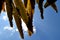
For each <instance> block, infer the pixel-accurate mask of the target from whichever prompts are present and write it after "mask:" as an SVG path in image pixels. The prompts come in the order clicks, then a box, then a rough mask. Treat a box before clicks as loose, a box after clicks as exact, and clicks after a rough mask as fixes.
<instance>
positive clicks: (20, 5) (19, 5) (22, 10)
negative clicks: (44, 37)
mask: <svg viewBox="0 0 60 40" xmlns="http://www.w3.org/2000/svg"><path fill="white" fill-rule="evenodd" d="M14 2H15V4H16V7H17V8H18V9H19V11H20V14H21V18H22V19H23V21H24V22H25V23H27V22H28V16H27V13H26V9H25V6H24V4H23V2H22V0H18V1H17V0H14Z"/></svg>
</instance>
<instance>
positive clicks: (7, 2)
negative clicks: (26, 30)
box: [6, 0, 13, 27]
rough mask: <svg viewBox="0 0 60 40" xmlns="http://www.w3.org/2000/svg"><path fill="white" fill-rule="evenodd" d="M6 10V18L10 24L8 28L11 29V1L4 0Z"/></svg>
mask: <svg viewBox="0 0 60 40" xmlns="http://www.w3.org/2000/svg"><path fill="white" fill-rule="evenodd" d="M6 9H7V16H8V19H9V22H10V26H11V27H13V23H12V19H13V17H12V11H13V7H12V0H6Z"/></svg>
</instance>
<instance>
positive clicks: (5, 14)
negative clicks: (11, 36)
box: [2, 13, 8, 21]
mask: <svg viewBox="0 0 60 40" xmlns="http://www.w3.org/2000/svg"><path fill="white" fill-rule="evenodd" d="M2 19H3V20H4V21H7V20H8V17H7V13H4V16H3V17H2Z"/></svg>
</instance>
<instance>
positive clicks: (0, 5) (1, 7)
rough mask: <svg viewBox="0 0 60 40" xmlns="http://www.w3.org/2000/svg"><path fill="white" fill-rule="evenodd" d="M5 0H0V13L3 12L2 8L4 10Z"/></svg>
mask: <svg viewBox="0 0 60 40" xmlns="http://www.w3.org/2000/svg"><path fill="white" fill-rule="evenodd" d="M4 2H5V1H4V0H0V13H1V10H4Z"/></svg>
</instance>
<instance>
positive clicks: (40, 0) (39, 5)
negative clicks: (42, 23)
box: [36, 0, 44, 19]
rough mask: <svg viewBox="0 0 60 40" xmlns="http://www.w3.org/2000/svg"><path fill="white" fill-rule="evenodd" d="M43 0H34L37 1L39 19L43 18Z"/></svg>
mask: <svg viewBox="0 0 60 40" xmlns="http://www.w3.org/2000/svg"><path fill="white" fill-rule="evenodd" d="M43 1H44V0H36V2H37V3H38V7H39V10H40V12H41V19H44V16H43Z"/></svg>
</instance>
